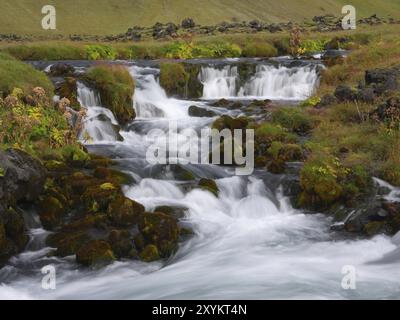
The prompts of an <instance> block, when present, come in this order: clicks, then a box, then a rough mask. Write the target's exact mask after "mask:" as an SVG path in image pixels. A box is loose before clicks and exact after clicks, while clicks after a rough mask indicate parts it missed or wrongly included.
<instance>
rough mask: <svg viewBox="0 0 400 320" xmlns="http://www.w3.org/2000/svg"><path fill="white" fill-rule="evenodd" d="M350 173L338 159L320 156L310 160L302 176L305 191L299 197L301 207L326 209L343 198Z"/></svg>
mask: <svg viewBox="0 0 400 320" xmlns="http://www.w3.org/2000/svg"><path fill="white" fill-rule="evenodd" d="M347 174H348V172H347V171H346V170H345V169H344V168H343V167H342V166H341V165H340V163H339V161H338V159H336V158H334V157H331V156H329V155H327V154H320V155H318V156H314V157H312V158H310V159H308V160H307V161H306V162H305V164H304V166H303V168H302V170H301V174H300V184H301V187H302V189H303V192H302V193H301V195H300V197H299V204H300V206H305V207H313V208H326V207H328V206H329V205H331V204H332V203H334V202H335V201H337V200H339V199H340V198H341V197H342V196H343V186H342V185H341V183H340V181H341V180H343V179H344V178H345V177H346V175H347Z"/></svg>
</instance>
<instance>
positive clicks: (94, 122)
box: [77, 82, 121, 143]
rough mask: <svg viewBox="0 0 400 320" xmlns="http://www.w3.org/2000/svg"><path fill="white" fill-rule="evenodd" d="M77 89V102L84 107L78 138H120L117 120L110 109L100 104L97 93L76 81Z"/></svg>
mask: <svg viewBox="0 0 400 320" xmlns="http://www.w3.org/2000/svg"><path fill="white" fill-rule="evenodd" d="M77 91H78V101H79V103H80V104H81V106H82V107H83V108H86V117H85V119H84V126H83V128H82V130H81V132H80V135H79V139H80V140H81V141H83V142H85V143H96V142H102V143H103V142H107V141H109V142H115V141H117V140H120V139H121V136H120V135H119V125H118V121H117V120H116V119H115V117H114V114H113V113H112V112H111V110H109V109H107V108H103V107H102V106H101V101H100V96H99V94H98V93H97V92H95V91H94V90H92V89H90V88H88V87H87V86H86V85H84V84H83V83H81V82H78V83H77Z"/></svg>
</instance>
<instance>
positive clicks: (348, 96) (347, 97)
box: [335, 84, 357, 102]
mask: <svg viewBox="0 0 400 320" xmlns="http://www.w3.org/2000/svg"><path fill="white" fill-rule="evenodd" d="M335 97H336V98H337V99H338V100H339V101H340V102H344V101H354V100H356V99H357V93H356V92H355V91H354V90H353V89H352V88H350V87H349V86H347V85H344V84H340V85H339V86H338V87H337V88H336V90H335Z"/></svg>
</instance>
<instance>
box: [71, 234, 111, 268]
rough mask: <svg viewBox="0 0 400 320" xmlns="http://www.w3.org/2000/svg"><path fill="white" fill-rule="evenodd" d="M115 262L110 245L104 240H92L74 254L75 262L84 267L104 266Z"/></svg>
mask: <svg viewBox="0 0 400 320" xmlns="http://www.w3.org/2000/svg"><path fill="white" fill-rule="evenodd" d="M114 260H115V256H114V253H113V251H112V249H111V247H110V245H109V244H108V243H107V242H106V241H104V240H92V241H89V242H88V243H86V244H84V245H83V246H82V247H81V248H80V249H79V250H78V251H77V253H76V262H78V263H79V264H82V265H84V266H93V265H104V264H109V263H111V262H113V261H114Z"/></svg>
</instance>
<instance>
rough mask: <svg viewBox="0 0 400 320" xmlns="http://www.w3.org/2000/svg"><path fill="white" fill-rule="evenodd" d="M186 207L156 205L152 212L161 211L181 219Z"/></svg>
mask: <svg viewBox="0 0 400 320" xmlns="http://www.w3.org/2000/svg"><path fill="white" fill-rule="evenodd" d="M186 210H187V208H184V207H171V206H158V207H156V208H155V209H154V212H162V213H165V214H167V215H169V216H171V217H174V218H175V219H181V218H183V217H184V216H185V211H186Z"/></svg>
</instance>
